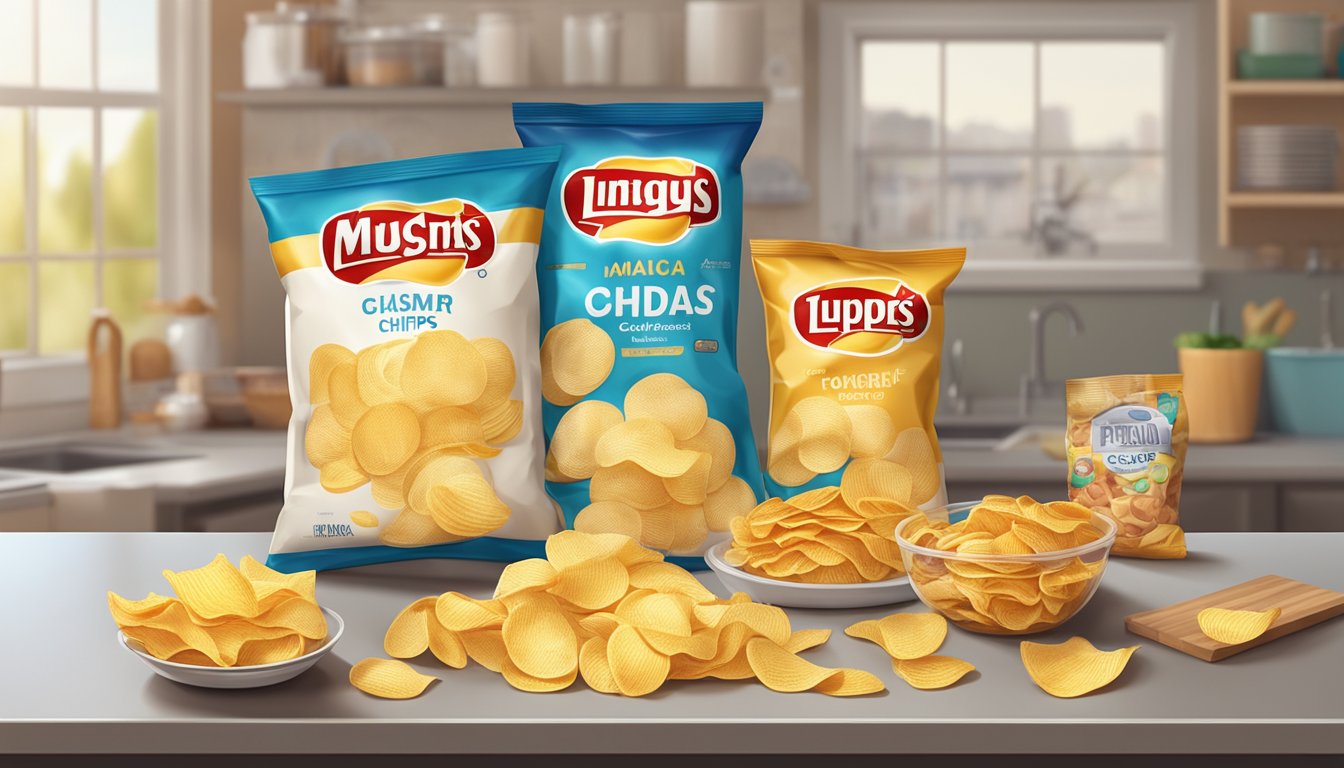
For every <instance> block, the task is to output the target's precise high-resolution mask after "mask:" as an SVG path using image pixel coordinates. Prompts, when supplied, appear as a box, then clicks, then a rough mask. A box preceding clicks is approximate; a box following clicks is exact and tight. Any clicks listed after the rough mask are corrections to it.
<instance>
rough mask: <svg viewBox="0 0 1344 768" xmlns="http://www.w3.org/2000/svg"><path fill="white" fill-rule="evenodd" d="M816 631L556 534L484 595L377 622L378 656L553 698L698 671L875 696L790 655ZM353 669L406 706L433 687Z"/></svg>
mask: <svg viewBox="0 0 1344 768" xmlns="http://www.w3.org/2000/svg"><path fill="white" fill-rule="evenodd" d="M829 635H830V632H829V630H799V631H794V630H793V629H792V627H791V626H790V623H789V618H788V615H787V614H785V613H784V611H783V610H781V609H779V608H776V607H774V606H769V605H762V604H759V603H753V602H751V600H750V599H749V598H747V596H746V595H744V594H736V595H734V596H733V597H731V598H729V599H727V600H721V599H718V598H716V597H715V596H714V594H713V593H711V592H710V591H709V590H707V589H706V588H705V587H704V586H703V585H702V584H701V583H700V582H699V581H698V580H696V578H695V577H694V576H692V575H691V574H690V573H688V572H687V571H685V570H683V569H682V568H680V567H678V566H676V565H673V564H671V563H667V562H664V561H663V557H662V555H661V554H659V553H657V552H653V551H651V550H648V549H645V548H642V547H640V546H639V545H638V544H636V543H635V542H634V541H633V540H631V539H630V538H628V537H626V536H621V535H619V534H588V533H583V532H581V531H566V532H563V533H559V534H556V535H554V536H551V537H550V538H549V539H548V540H547V541H546V559H544V560H543V559H531V560H523V561H520V562H517V563H513V564H512V565H509V566H508V567H506V568H505V569H504V572H503V573H502V574H501V575H500V579H499V583H498V585H497V587H496V588H495V594H494V597H493V598H491V599H489V600H476V599H473V598H470V597H467V596H466V595H462V594H459V593H457V592H446V593H444V594H442V595H439V596H438V597H425V598H421V599H419V600H416V601H415V602H413V603H411V604H410V605H409V606H407V607H406V608H405V610H403V611H402V612H401V613H400V614H399V615H398V616H397V617H396V619H394V620H393V622H392V625H391V626H390V627H389V628H388V630H387V635H386V637H385V639H384V650H385V651H386V652H387V654H388V656H391V657H394V658H402V659H409V658H414V657H417V656H419V655H421V654H423V653H424V652H425V651H430V652H431V653H433V654H434V656H435V657H436V658H437V659H438V660H439V661H441V662H443V663H444V664H446V665H448V666H450V667H454V668H459V669H460V668H462V667H464V666H466V663H467V660H468V659H472V660H474V661H476V662H477V663H478V664H481V665H482V666H484V667H486V668H488V669H490V670H492V671H495V672H499V673H501V674H502V675H503V676H504V679H505V680H506V681H507V682H508V683H509V684H510V685H512V686H513V687H514V688H517V689H519V690H523V691H531V692H545V691H558V690H562V689H564V688H567V687H569V686H570V685H571V684H573V683H574V681H575V680H576V679H578V678H579V677H580V676H582V677H583V680H584V682H586V683H587V684H588V686H589V687H591V688H593V689H594V690H597V691H600V692H602V693H617V694H621V695H623V696H644V695H646V694H649V693H652V692H653V691H656V690H657V689H658V688H659V687H661V686H662V685H663V683H664V682H665V681H667V680H695V679H701V678H707V677H712V678H719V679H722V680H739V679H748V678H753V677H754V678H757V679H759V680H760V681H761V682H762V683H763V684H765V685H766V686H767V687H769V688H771V689H772V690H776V691H785V692H796V691H808V690H811V691H817V692H819V693H825V694H827V695H831V696H857V695H863V694H869V693H877V692H879V691H882V690H885V687H884V685H883V684H882V681H881V680H880V679H878V678H877V677H875V676H874V675H872V674H870V673H868V672H864V671H862V670H857V669H828V668H825V667H819V666H817V665H815V664H812V663H810V662H808V661H806V660H804V659H802V658H801V657H799V656H798V653H799V652H801V651H803V650H806V649H808V648H812V647H815V646H818V645H821V644H822V643H824V642H826V640H827V639H828V638H829ZM361 664H363V665H364V666H363V667H360V665H356V666H357V667H359V668H360V672H359V674H358V675H356V674H355V673H354V672H352V674H351V682H352V683H353V684H355V685H356V686H357V687H360V688H361V689H362V690H365V691H366V692H368V693H371V694H373V695H377V696H385V697H390V698H405V697H408V696H414V695H418V694H419V692H421V691H423V690H424V689H425V687H426V686H427V685H428V683H429V682H432V678H429V679H426V678H428V676H426V675H422V674H420V673H419V672H416V671H415V670H414V669H412V668H411V667H409V666H407V665H404V664H403V665H400V666H397V665H396V664H393V663H392V662H390V661H387V660H371V661H370V662H369V663H367V664H366V663H365V662H361ZM403 667H404V668H403Z"/></svg>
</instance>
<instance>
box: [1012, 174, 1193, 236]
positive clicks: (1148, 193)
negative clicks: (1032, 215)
mask: <svg viewBox="0 0 1344 768" xmlns="http://www.w3.org/2000/svg"><path fill="white" fill-rule="evenodd" d="M1041 164H1042V169H1041V185H1040V193H1039V194H1040V207H1039V210H1040V213H1038V217H1039V216H1040V215H1042V214H1044V213H1049V212H1052V211H1057V212H1058V214H1059V215H1060V216H1061V217H1062V220H1063V221H1064V222H1065V223H1066V224H1067V225H1068V226H1070V227H1071V228H1073V229H1076V230H1078V231H1080V232H1082V233H1085V234H1087V235H1090V236H1091V237H1094V238H1096V239H1097V240H1098V241H1099V242H1102V243H1107V242H1112V243H1115V242H1121V243H1136V242H1137V243H1149V242H1163V241H1165V240H1166V237H1167V235H1166V230H1167V219H1166V210H1167V203H1166V167H1165V163H1164V161H1163V159H1162V158H1161V157H1106V156H1086V155H1082V156H1078V157H1063V158H1058V157H1056V158H1044V159H1043V160H1042V163H1041Z"/></svg>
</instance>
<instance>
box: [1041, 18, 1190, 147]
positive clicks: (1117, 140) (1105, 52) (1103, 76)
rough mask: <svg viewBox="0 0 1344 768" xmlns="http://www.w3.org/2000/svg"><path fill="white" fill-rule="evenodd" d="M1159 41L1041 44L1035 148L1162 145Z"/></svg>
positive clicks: (1161, 52)
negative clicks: (1038, 131)
mask: <svg viewBox="0 0 1344 768" xmlns="http://www.w3.org/2000/svg"><path fill="white" fill-rule="evenodd" d="M1165 62H1166V51H1165V49H1164V47H1163V45H1162V43H1160V42H1156V41H1152V42H1148V41H1129V42H1092V43H1042V44H1041V144H1042V145H1043V146H1045V147H1048V148H1050V149H1149V150H1151V149H1158V148H1160V147H1161V146H1162V144H1163V141H1162V133H1163V128H1162V126H1163V117H1162V101H1163V97H1164V94H1165V92H1166V88H1165V87H1164V81H1165V77H1164V75H1163V70H1164V68H1165V66H1166V64H1165Z"/></svg>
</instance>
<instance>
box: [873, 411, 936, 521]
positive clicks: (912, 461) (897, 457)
mask: <svg viewBox="0 0 1344 768" xmlns="http://www.w3.org/2000/svg"><path fill="white" fill-rule="evenodd" d="M886 458H887V460H889V461H892V462H895V463H896V464H899V465H901V466H903V467H905V468H906V469H907V470H908V471H909V472H910V482H911V485H910V502H911V503H912V504H914V505H915V506H922V505H924V504H927V503H929V502H930V501H932V500H934V499H936V498H937V497H939V496H940V495H941V494H942V488H943V478H942V472H941V471H940V470H939V468H938V467H939V461H938V458H937V456H936V454H935V452H934V447H933V443H932V442H931V441H930V440H929V433H928V432H927V431H926V430H925V429H924V428H923V427H910V428H909V429H903V430H901V431H900V433H898V434H897V435H896V440H895V442H893V443H892V446H891V450H890V451H888V452H887V456H886Z"/></svg>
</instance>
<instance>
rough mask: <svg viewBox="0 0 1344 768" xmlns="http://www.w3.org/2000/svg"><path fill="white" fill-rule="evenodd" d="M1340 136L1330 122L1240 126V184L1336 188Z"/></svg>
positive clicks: (1247, 186) (1266, 187)
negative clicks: (1321, 123)
mask: <svg viewBox="0 0 1344 768" xmlns="http://www.w3.org/2000/svg"><path fill="white" fill-rule="evenodd" d="M1338 153H1339V140H1338V135H1337V133H1336V132H1335V129H1334V127H1333V126H1328V125H1243V126H1241V127H1239V128H1237V186H1238V187H1239V188H1241V189H1264V190H1295V191H1306V190H1329V189H1334V188H1335V165H1336V157H1337V156H1338Z"/></svg>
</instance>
